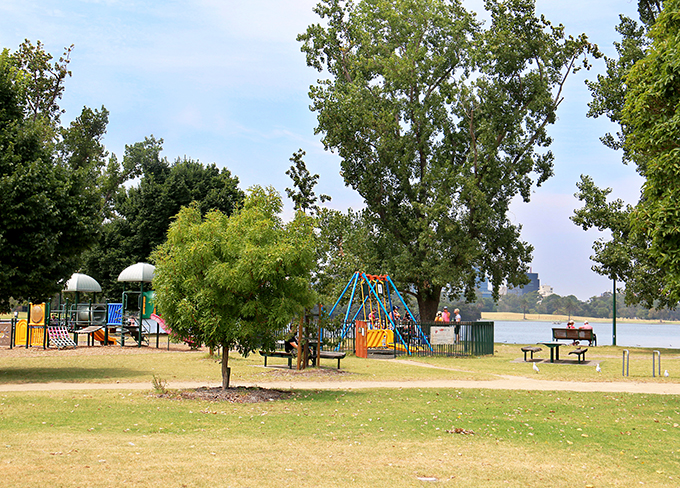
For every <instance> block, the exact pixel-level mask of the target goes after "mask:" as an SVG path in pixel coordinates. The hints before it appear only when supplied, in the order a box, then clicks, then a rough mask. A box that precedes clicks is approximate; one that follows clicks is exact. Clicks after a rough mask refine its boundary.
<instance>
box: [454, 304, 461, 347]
mask: <svg viewBox="0 0 680 488" xmlns="http://www.w3.org/2000/svg"><path fill="white" fill-rule="evenodd" d="M453 321H454V323H455V324H456V325H455V326H454V328H453V333H454V334H456V342H460V322H461V318H460V310H459V309H455V310H454V311H453Z"/></svg>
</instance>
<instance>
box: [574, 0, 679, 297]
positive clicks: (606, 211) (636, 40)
mask: <svg viewBox="0 0 680 488" xmlns="http://www.w3.org/2000/svg"><path fill="white" fill-rule="evenodd" d="M639 3H640V5H639V12H640V16H641V20H642V21H643V25H642V26H638V25H637V23H635V22H634V21H632V20H631V19H626V18H622V20H621V24H620V25H619V29H618V30H619V32H620V33H621V34H622V36H623V41H622V42H621V43H619V44H617V50H618V53H619V58H618V59H607V60H606V62H607V73H606V75H603V76H601V77H599V78H598V80H597V82H594V83H590V84H589V86H590V88H591V90H592V92H593V102H592V104H591V112H590V114H591V115H594V116H599V115H603V114H604V115H606V116H608V117H609V118H610V120H612V121H613V122H616V123H618V124H619V126H620V132H619V133H618V137H617V138H614V137H612V136H611V135H606V136H605V138H604V142H605V143H607V145H609V146H610V147H612V148H614V149H618V148H623V150H624V162H633V163H634V164H635V165H636V167H637V171H638V173H639V174H640V175H641V176H642V177H643V178H644V179H645V182H644V184H643V188H642V194H641V197H640V200H639V201H638V202H637V204H636V205H635V206H630V205H628V206H626V205H624V204H623V202H621V201H620V200H617V201H613V202H607V200H606V197H607V195H608V194H609V193H610V192H611V189H605V190H602V189H599V188H597V187H596V186H595V184H594V182H593V181H592V179H591V178H589V177H587V176H582V179H581V183H580V184H579V190H580V192H579V193H578V194H577V196H578V197H579V198H580V199H581V200H582V201H583V202H584V207H583V208H582V209H579V210H578V211H577V212H576V214H575V216H574V217H573V220H574V221H575V222H576V223H577V224H578V225H580V226H582V227H583V228H584V229H588V228H590V227H598V228H599V229H601V230H605V229H607V230H611V238H610V239H609V240H605V239H600V240H598V241H596V242H595V244H594V246H593V247H594V250H595V255H594V256H593V259H594V261H595V262H596V263H598V264H597V265H596V266H595V267H594V269H595V271H597V272H599V273H601V274H605V275H607V276H609V277H610V278H614V279H618V280H619V281H623V282H625V283H626V301H627V302H628V303H631V304H635V303H645V304H647V305H648V306H650V307H651V306H654V305H655V304H658V303H660V304H661V305H663V306H669V307H676V306H677V304H678V302H680V206H679V204H678V199H679V197H680V195H679V194H678V188H680V176H679V174H678V169H677V166H678V160H679V155H680V142H679V141H680V130H679V129H678V127H680V108H679V107H680V81H679V80H680V68H679V66H680V55H679V54H678V52H680V24H678V15H679V10H680V1H678V0H667V1H665V2H664V3H663V8H662V9H661V5H660V2H652V1H640V2H639Z"/></svg>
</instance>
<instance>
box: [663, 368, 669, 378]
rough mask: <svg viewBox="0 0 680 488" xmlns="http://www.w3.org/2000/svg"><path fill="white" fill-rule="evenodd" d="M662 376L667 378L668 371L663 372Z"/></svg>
mask: <svg viewBox="0 0 680 488" xmlns="http://www.w3.org/2000/svg"><path fill="white" fill-rule="evenodd" d="M663 375H664V376H665V377H666V378H668V370H665V371H664V372H663Z"/></svg>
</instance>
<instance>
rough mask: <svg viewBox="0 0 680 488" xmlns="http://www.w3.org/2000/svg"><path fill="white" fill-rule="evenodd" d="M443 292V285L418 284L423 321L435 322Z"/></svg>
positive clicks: (419, 304) (418, 296)
mask: <svg viewBox="0 0 680 488" xmlns="http://www.w3.org/2000/svg"><path fill="white" fill-rule="evenodd" d="M441 294H442V287H441V286H431V285H427V284H420V285H418V295H417V298H418V310H419V312H420V321H421V322H434V318H435V316H436V315H437V308H438V307H439V298H440V297H441Z"/></svg>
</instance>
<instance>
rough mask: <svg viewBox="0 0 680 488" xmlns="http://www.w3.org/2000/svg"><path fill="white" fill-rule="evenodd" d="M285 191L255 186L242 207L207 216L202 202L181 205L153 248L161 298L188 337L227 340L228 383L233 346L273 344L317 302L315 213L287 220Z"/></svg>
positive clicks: (166, 313) (214, 342) (176, 329)
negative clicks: (313, 277)
mask: <svg viewBox="0 0 680 488" xmlns="http://www.w3.org/2000/svg"><path fill="white" fill-rule="evenodd" d="M281 210H282V203H281V197H280V196H279V195H278V194H277V193H276V192H275V191H274V190H273V189H272V188H267V189H263V188H261V187H253V188H251V189H250V190H249V194H248V196H247V197H246V200H245V203H244V205H243V208H241V209H239V210H238V211H236V212H235V213H234V214H233V215H231V216H227V215H225V214H224V213H222V212H220V211H217V210H215V211H211V212H208V214H207V215H206V216H205V219H203V218H202V217H201V212H200V210H199V208H198V206H197V204H192V205H191V206H189V207H184V208H182V210H180V212H179V214H178V215H177V218H176V220H175V221H174V222H173V223H172V224H171V225H170V229H169V230H168V239H167V241H166V242H165V243H163V244H162V245H161V246H160V247H159V248H158V249H157V250H156V251H155V252H154V254H153V260H154V262H155V263H156V272H155V276H154V280H153V286H154V288H155V290H156V305H157V306H158V308H159V310H160V312H161V313H162V314H163V317H164V318H165V320H166V321H167V322H168V324H169V325H170V327H171V328H172V330H173V333H174V334H176V335H177V336H179V337H180V338H182V339H190V340H193V341H197V342H199V343H203V344H206V345H207V346H209V347H211V348H216V347H222V386H223V388H227V387H228V386H229V367H228V357H229V351H230V350H231V349H233V348H236V349H237V350H238V351H239V352H240V353H241V354H243V355H247V354H249V353H250V352H252V351H254V350H255V349H257V348H273V345H274V340H275V339H276V338H277V333H278V334H280V333H281V332H282V331H283V330H284V328H285V327H286V325H287V324H288V323H289V322H290V321H291V320H292V319H293V317H294V316H295V315H296V314H300V313H302V312H303V311H304V308H305V307H311V306H312V305H313V304H314V294H313V292H312V289H311V286H310V276H311V270H312V268H313V266H314V237H313V227H312V222H311V218H310V217H307V216H305V215H304V214H303V213H302V212H298V213H297V214H296V217H295V219H294V220H292V221H291V222H288V223H286V224H284V223H283V222H282V220H281V217H280V216H279V214H280V212H281Z"/></svg>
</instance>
